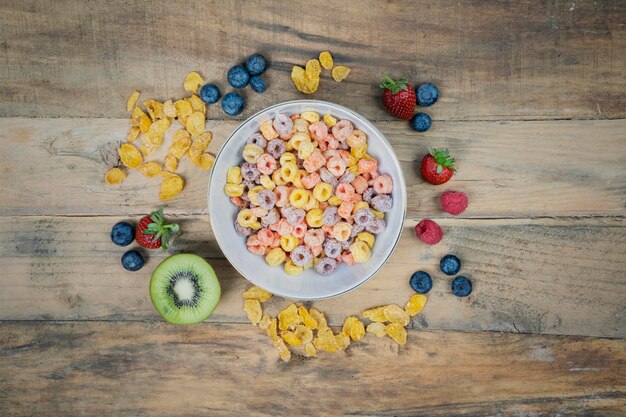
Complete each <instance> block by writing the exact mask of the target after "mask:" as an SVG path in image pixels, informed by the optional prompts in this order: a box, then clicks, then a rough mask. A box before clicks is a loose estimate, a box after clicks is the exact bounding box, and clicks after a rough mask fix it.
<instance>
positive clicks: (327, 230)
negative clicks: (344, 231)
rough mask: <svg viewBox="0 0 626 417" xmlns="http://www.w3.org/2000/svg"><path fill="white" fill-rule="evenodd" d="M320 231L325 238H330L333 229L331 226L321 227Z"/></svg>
mask: <svg viewBox="0 0 626 417" xmlns="http://www.w3.org/2000/svg"><path fill="white" fill-rule="evenodd" d="M322 230H323V231H324V233H325V234H326V236H329V237H330V236H332V235H333V227H332V226H322Z"/></svg>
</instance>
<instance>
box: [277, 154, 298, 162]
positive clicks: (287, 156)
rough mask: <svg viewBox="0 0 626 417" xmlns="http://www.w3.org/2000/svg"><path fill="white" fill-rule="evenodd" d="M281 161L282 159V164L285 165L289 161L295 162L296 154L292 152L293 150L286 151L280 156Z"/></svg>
mask: <svg viewBox="0 0 626 417" xmlns="http://www.w3.org/2000/svg"><path fill="white" fill-rule="evenodd" d="M279 161H280V165H285V164H286V163H288V162H293V163H294V164H295V163H296V156H295V155H294V154H292V153H291V152H285V153H284V154H282V155H281V156H280V159H279Z"/></svg>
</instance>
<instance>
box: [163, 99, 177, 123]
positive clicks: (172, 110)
mask: <svg viewBox="0 0 626 417" xmlns="http://www.w3.org/2000/svg"><path fill="white" fill-rule="evenodd" d="M163 113H164V114H165V116H167V117H168V118H170V119H174V118H176V107H174V102H173V101H172V100H167V101H166V102H165V103H163Z"/></svg>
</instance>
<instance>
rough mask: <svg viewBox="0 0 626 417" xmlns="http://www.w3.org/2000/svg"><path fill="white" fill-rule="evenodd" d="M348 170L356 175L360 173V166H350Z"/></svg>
mask: <svg viewBox="0 0 626 417" xmlns="http://www.w3.org/2000/svg"><path fill="white" fill-rule="evenodd" d="M346 171H348V172H350V173H351V174H353V175H354V176H355V177H356V176H357V175H359V168H358V167H357V166H356V165H352V166H349V167H348V168H347V169H346Z"/></svg>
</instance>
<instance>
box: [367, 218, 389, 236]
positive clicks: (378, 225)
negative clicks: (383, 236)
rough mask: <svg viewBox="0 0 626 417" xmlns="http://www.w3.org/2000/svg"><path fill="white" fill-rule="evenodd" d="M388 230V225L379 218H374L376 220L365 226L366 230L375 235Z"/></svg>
mask: <svg viewBox="0 0 626 417" xmlns="http://www.w3.org/2000/svg"><path fill="white" fill-rule="evenodd" d="M386 228H387V224H386V223H385V221H384V220H383V219H379V218H378V217H374V220H372V221H371V222H370V224H368V225H367V226H365V230H367V231H368V232H370V233H373V234H375V235H377V234H379V233H382V232H384V231H385V229H386Z"/></svg>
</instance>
